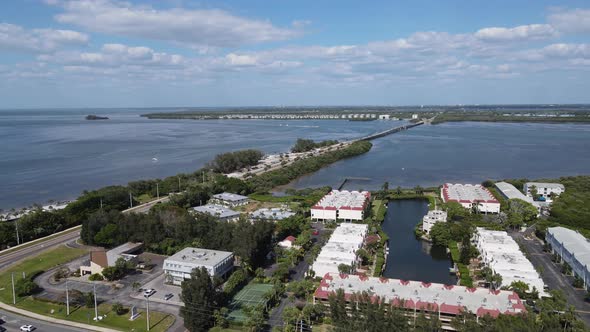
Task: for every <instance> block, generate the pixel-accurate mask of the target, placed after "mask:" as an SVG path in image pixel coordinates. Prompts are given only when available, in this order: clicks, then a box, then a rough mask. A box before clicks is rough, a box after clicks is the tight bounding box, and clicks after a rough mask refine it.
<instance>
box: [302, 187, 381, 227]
mask: <svg viewBox="0 0 590 332" xmlns="http://www.w3.org/2000/svg"><path fill="white" fill-rule="evenodd" d="M370 199H371V193H370V192H368V191H362V192H359V191H348V190H332V191H331V192H330V193H329V194H327V195H326V196H324V197H322V199H321V200H320V201H319V202H318V203H317V204H316V205H314V206H312V207H311V219H312V220H320V221H325V220H346V221H353V220H363V219H364V216H365V211H366V210H367V207H368V205H369V200H370Z"/></svg>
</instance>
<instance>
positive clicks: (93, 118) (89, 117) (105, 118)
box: [86, 114, 109, 120]
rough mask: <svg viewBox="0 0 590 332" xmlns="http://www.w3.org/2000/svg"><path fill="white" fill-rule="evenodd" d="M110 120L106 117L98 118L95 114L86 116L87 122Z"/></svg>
mask: <svg viewBox="0 0 590 332" xmlns="http://www.w3.org/2000/svg"><path fill="white" fill-rule="evenodd" d="M108 119H109V118H108V117H106V116H98V115H94V114H90V115H87V116H86V120H108Z"/></svg>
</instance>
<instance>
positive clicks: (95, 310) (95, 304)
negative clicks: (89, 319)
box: [92, 284, 98, 322]
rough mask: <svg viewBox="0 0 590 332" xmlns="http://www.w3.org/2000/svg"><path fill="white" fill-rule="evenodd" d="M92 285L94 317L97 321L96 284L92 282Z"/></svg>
mask: <svg viewBox="0 0 590 332" xmlns="http://www.w3.org/2000/svg"><path fill="white" fill-rule="evenodd" d="M92 286H93V287H94V319H95V320H96V321H97V322H98V305H97V303H96V284H92Z"/></svg>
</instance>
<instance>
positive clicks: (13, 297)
mask: <svg viewBox="0 0 590 332" xmlns="http://www.w3.org/2000/svg"><path fill="white" fill-rule="evenodd" d="M10 278H11V279H12V304H16V292H15V291H14V272H12V273H11V274H10Z"/></svg>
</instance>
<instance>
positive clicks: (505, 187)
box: [496, 182, 535, 205]
mask: <svg viewBox="0 0 590 332" xmlns="http://www.w3.org/2000/svg"><path fill="white" fill-rule="evenodd" d="M496 188H498V190H500V191H501V192H502V194H503V195H504V196H506V197H508V199H520V200H523V201H525V202H529V203H531V204H533V205H534V204H535V201H533V199H532V198H531V197H528V196H526V195H525V194H523V193H522V192H521V191H520V190H518V189H516V187H515V186H513V185H511V184H510V183H508V182H496Z"/></svg>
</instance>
